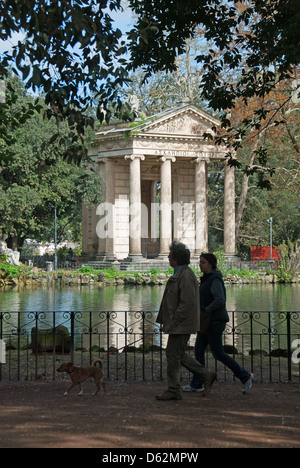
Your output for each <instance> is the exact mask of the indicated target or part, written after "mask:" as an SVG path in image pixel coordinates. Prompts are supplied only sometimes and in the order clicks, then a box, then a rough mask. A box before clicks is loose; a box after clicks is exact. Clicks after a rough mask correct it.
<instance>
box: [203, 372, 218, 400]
mask: <svg viewBox="0 0 300 468" xmlns="http://www.w3.org/2000/svg"><path fill="white" fill-rule="evenodd" d="M216 380H217V374H216V373H215V372H212V374H211V376H210V378H209V379H208V381H207V382H206V383H205V384H204V392H203V396H206V395H208V394H209V392H210V391H211V389H212V386H213V384H214V382H215V381H216Z"/></svg>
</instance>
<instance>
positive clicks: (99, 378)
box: [57, 359, 106, 395]
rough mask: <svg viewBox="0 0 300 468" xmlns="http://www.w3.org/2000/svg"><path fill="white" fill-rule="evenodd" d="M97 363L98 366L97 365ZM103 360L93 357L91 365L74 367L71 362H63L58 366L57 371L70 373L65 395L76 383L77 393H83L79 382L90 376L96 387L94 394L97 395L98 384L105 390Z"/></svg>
mask: <svg viewBox="0 0 300 468" xmlns="http://www.w3.org/2000/svg"><path fill="white" fill-rule="evenodd" d="M97 363H99V367H98V366H97ZM102 369H103V362H102V360H101V359H95V361H94V362H93V365H92V366H88V367H76V366H74V364H73V362H63V363H62V365H61V366H60V368H59V369H57V372H67V374H69V375H70V377H71V380H72V383H71V385H70V387H69V388H68V390H67V391H66V392H65V395H68V394H69V392H70V390H72V388H74V387H75V386H76V385H78V386H79V389H80V392H79V394H78V395H82V394H83V388H82V385H81V383H82V382H84V381H85V380H87V379H89V378H90V377H93V378H94V380H95V384H96V387H97V390H96V392H95V393H94V395H97V393H98V392H99V390H100V386H101V385H102V387H103V390H104V391H106V389H105V383H104V382H103V370H102Z"/></svg>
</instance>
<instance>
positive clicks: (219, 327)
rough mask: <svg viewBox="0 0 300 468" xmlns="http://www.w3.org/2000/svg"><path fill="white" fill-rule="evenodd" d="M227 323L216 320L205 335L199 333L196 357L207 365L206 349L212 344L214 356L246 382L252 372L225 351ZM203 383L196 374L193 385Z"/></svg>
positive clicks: (197, 385) (194, 386)
mask: <svg viewBox="0 0 300 468" xmlns="http://www.w3.org/2000/svg"><path fill="white" fill-rule="evenodd" d="M225 327H226V323H223V322H214V323H211V324H210V326H209V328H208V330H207V334H205V335H203V334H200V333H198V334H197V339H196V344H195V358H196V359H197V361H199V362H200V364H202V365H203V366H205V350H206V348H207V346H208V345H209V346H210V349H211V352H212V354H213V357H214V358H215V359H216V360H217V361H220V362H222V363H223V364H224V365H225V366H226V367H228V368H229V369H231V370H232V372H233V373H234V375H235V376H236V377H237V378H238V379H240V381H241V382H242V384H244V383H246V382H247V380H249V378H250V373H249V372H247V371H246V370H245V369H244V368H243V367H241V366H240V365H239V364H238V363H237V362H236V361H235V360H234V359H232V357H230V356H228V354H226V353H225V352H224V349H223V342H222V336H223V332H224V330H225ZM202 386H203V383H202V382H201V381H200V380H199V378H198V377H196V376H195V375H194V376H193V379H192V381H191V387H193V388H201V387H202Z"/></svg>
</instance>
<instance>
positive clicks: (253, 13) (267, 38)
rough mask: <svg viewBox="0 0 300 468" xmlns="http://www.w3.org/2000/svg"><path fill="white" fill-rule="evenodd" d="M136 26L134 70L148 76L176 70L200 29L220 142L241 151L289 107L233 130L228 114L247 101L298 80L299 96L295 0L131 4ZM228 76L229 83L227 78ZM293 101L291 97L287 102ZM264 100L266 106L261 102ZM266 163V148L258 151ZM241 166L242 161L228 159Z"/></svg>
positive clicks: (204, 82) (265, 111)
mask: <svg viewBox="0 0 300 468" xmlns="http://www.w3.org/2000/svg"><path fill="white" fill-rule="evenodd" d="M130 6H131V8H133V10H134V11H135V12H136V13H137V14H138V21H137V22H136V24H135V27H134V28H133V29H132V30H131V32H130V35H129V37H130V41H131V42H130V50H131V54H132V64H131V67H132V69H136V68H137V67H142V68H143V70H144V72H145V75H146V77H150V76H151V75H152V74H153V73H156V72H158V71H160V70H165V71H174V70H175V68H176V65H175V59H176V55H177V54H182V53H184V51H185V41H186V39H188V38H189V37H190V36H191V35H192V36H195V35H196V34H197V28H198V26H199V25H201V26H202V35H203V40H206V41H207V43H209V45H210V48H209V50H208V51H207V52H205V53H201V54H199V55H198V57H197V58H196V60H197V61H198V62H199V63H201V64H202V66H203V69H204V73H203V75H202V78H201V90H202V97H203V98H204V99H206V100H207V102H208V103H209V106H210V108H211V109H213V110H214V111H219V112H221V113H222V114H221V120H222V128H223V129H226V132H225V133H223V134H221V136H220V137H219V138H218V139H217V142H218V143H222V144H224V143H225V144H228V146H229V147H231V148H234V149H235V150H237V149H238V148H240V147H241V146H242V145H243V141H244V139H245V138H246V137H247V135H248V134H249V132H251V131H252V130H253V129H256V130H260V129H261V128H262V121H264V122H266V124H267V125H269V124H270V123H272V122H273V121H274V120H276V119H277V115H278V113H279V112H280V110H281V109H282V108H283V107H284V105H285V103H281V104H280V105H278V106H277V107H276V108H272V109H271V108H267V107H266V106H265V105H264V104H262V105H260V106H259V107H256V108H254V109H253V113H252V115H251V116H247V117H245V118H244V119H242V121H241V122H240V125H239V126H234V125H233V122H232V120H231V116H230V112H232V110H233V109H234V108H235V106H236V105H237V104H238V103H239V102H240V100H242V101H243V102H244V104H245V105H247V104H248V102H249V100H250V99H252V98H255V97H256V98H266V96H268V95H269V93H270V92H271V91H272V90H274V89H275V88H276V87H277V86H278V84H280V83H281V82H282V81H284V80H286V79H290V78H291V76H293V75H294V78H295V80H296V81H295V82H296V89H295V92H296V93H298V92H299V91H300V82H298V81H297V71H296V69H295V67H296V66H297V64H298V63H299V61H300V47H299V44H300V11H299V5H298V0H268V1H265V0H241V1H237V0H235V1H233V2H226V1H223V0H212V1H210V2H206V1H204V0H201V1H199V2H195V1H194V0H187V1H185V2H184V3H183V2H180V1H179V0H172V1H169V0H160V1H157V2H151V1H150V0H142V1H141V0H131V1H130ZM228 71H230V75H228V76H229V78H230V79H226V80H224V79H223V78H224V75H226V73H227V72H228ZM290 99H291V95H290V96H288V97H287V99H286V103H288V102H289V101H290ZM265 102H266V99H265V100H264V103H265ZM257 152H261V157H262V158H263V148H258V149H257ZM231 163H232V164H235V165H239V161H237V160H233V159H232V160H231Z"/></svg>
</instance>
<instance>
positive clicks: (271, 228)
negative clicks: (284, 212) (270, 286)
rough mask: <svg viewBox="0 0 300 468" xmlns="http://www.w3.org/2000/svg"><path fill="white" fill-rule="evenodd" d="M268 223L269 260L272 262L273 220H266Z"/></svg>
mask: <svg viewBox="0 0 300 468" xmlns="http://www.w3.org/2000/svg"><path fill="white" fill-rule="evenodd" d="M267 221H268V223H269V224H270V260H271V261H272V260H273V258H272V257H273V256H272V254H273V245H272V244H273V218H272V217H271V218H269V219H267Z"/></svg>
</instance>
